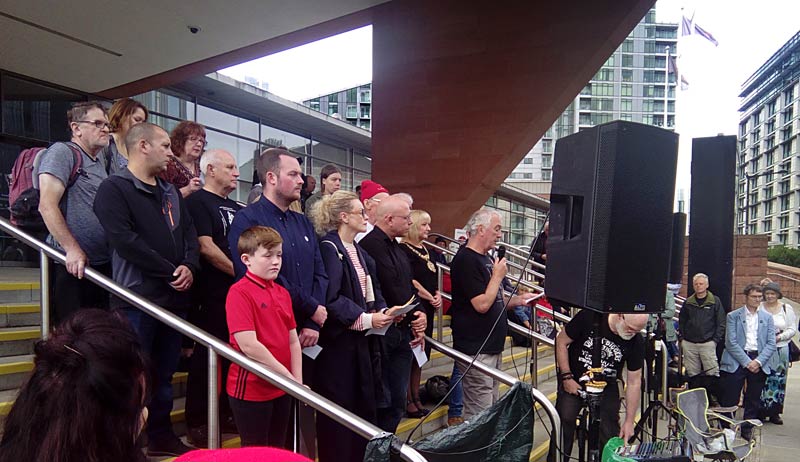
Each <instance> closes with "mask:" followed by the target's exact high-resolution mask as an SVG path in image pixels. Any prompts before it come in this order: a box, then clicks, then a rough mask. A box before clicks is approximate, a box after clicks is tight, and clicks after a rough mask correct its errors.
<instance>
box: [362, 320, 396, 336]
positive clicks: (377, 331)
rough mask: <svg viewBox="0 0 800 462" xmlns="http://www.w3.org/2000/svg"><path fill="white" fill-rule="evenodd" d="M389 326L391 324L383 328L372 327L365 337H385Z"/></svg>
mask: <svg viewBox="0 0 800 462" xmlns="http://www.w3.org/2000/svg"><path fill="white" fill-rule="evenodd" d="M391 325H392V323H389V324H386V325H385V326H383V327H373V328H372V329H369V330H367V334H366V335H386V331H387V330H389V326H391Z"/></svg>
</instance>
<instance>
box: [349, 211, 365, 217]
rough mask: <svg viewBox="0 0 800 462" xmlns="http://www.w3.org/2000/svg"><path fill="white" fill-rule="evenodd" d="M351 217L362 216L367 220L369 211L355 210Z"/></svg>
mask: <svg viewBox="0 0 800 462" xmlns="http://www.w3.org/2000/svg"><path fill="white" fill-rule="evenodd" d="M350 214H351V215H361V216H362V217H364V218H367V211H366V210H364V209H360V210H353V211H351V212H350Z"/></svg>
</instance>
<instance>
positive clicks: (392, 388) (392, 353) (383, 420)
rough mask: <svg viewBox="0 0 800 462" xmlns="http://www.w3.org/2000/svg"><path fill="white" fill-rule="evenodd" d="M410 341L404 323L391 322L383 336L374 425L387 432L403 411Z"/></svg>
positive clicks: (409, 373) (409, 364)
mask: <svg viewBox="0 0 800 462" xmlns="http://www.w3.org/2000/svg"><path fill="white" fill-rule="evenodd" d="M410 341H411V330H410V329H409V328H408V327H405V328H397V327H396V326H392V327H390V328H389V330H388V331H386V335H384V336H383V353H384V356H383V357H382V358H381V367H382V369H383V394H382V396H381V397H380V398H379V399H378V426H379V427H380V428H382V429H383V430H385V431H387V432H390V433H394V432H395V431H396V430H397V425H398V424H400V420H401V419H402V418H403V415H404V414H405V412H406V393H407V392H408V377H409V375H411V361H412V360H413V354H412V353H411V347H410V346H409V344H408V343H409V342H410Z"/></svg>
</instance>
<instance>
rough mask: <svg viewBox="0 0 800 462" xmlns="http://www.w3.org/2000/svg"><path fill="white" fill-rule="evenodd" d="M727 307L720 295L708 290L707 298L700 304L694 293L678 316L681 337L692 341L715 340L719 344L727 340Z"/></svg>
mask: <svg viewBox="0 0 800 462" xmlns="http://www.w3.org/2000/svg"><path fill="white" fill-rule="evenodd" d="M725 319H726V313H725V308H723V307H722V302H721V301H720V299H719V297H717V296H715V295H714V294H712V293H711V291H710V290H709V291H707V292H706V300H705V302H703V304H702V305H698V303H697V298H696V296H695V295H694V294H692V296H691V297H689V298H687V299H686V302H685V303H684V304H683V308H681V315H680V317H679V318H678V328H679V329H680V332H681V338H683V339H684V340H686V341H687V342H691V343H705V342H707V341H709V340H713V341H714V342H715V343H716V344H717V345H718V346H719V345H722V343H723V342H724V341H725Z"/></svg>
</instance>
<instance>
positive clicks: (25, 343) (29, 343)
mask: <svg viewBox="0 0 800 462" xmlns="http://www.w3.org/2000/svg"><path fill="white" fill-rule="evenodd" d="M39 338H41V331H40V329H39V327H36V326H22V327H2V328H0V357H5V356H17V355H28V354H32V353H33V344H34V343H36V341H37V340H39Z"/></svg>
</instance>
